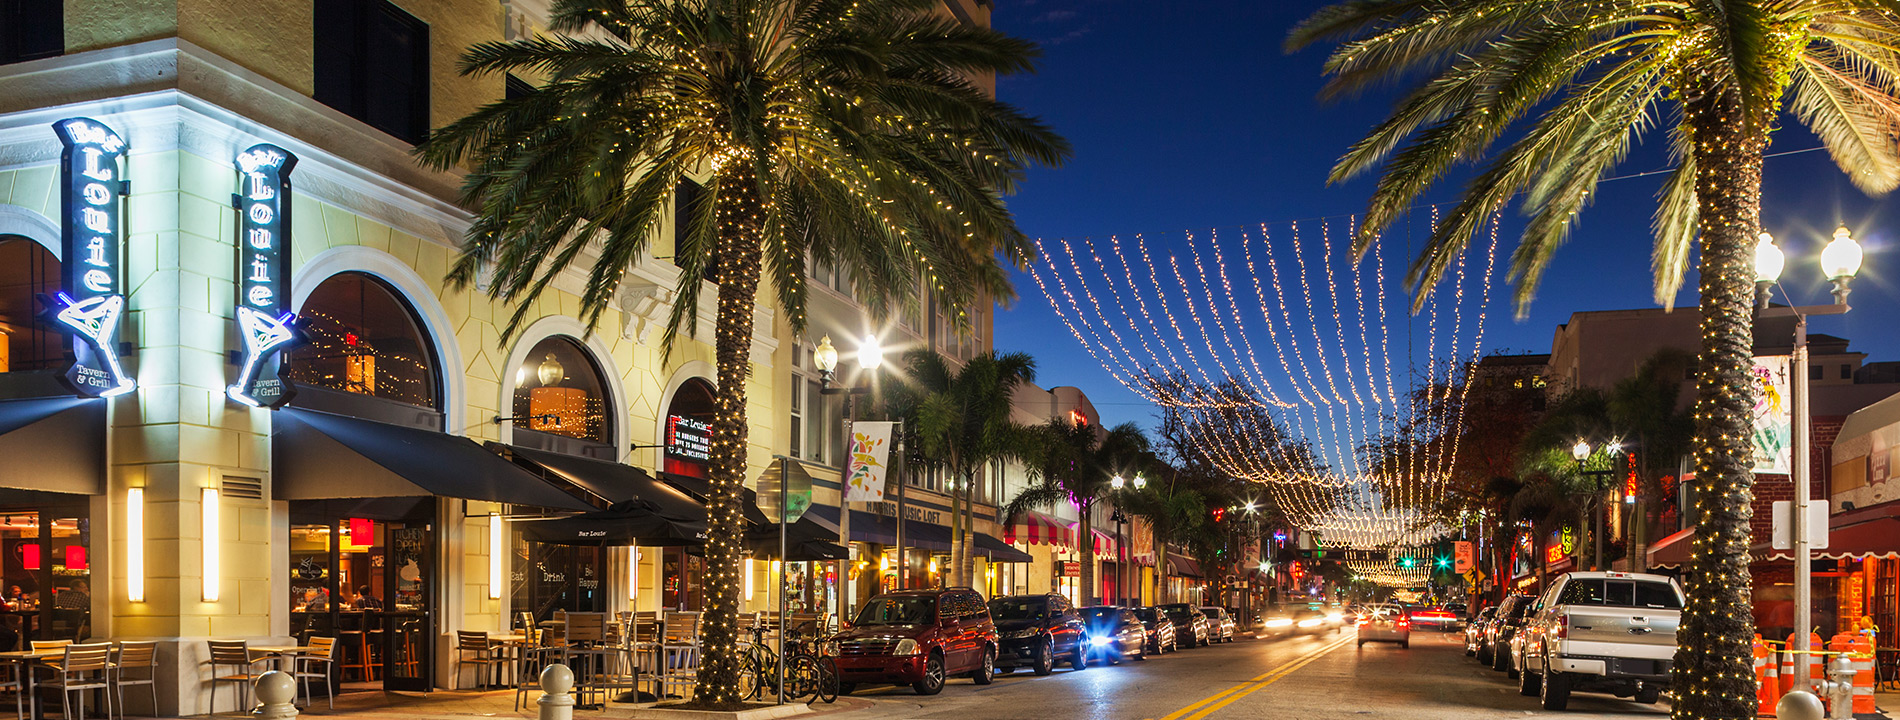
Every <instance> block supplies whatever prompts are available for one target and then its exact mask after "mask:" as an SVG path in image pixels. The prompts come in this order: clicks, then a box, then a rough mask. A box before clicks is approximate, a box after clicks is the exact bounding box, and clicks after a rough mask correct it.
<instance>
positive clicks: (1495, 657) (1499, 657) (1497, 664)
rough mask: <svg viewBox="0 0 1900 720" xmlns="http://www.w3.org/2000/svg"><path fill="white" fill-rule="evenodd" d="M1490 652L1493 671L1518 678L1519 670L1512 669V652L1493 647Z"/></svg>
mask: <svg viewBox="0 0 1900 720" xmlns="http://www.w3.org/2000/svg"><path fill="white" fill-rule="evenodd" d="M1489 652H1490V654H1491V669H1492V670H1497V671H1499V672H1505V673H1510V675H1509V677H1513V678H1515V677H1517V668H1514V667H1511V651H1510V650H1509V649H1506V648H1501V647H1493V648H1491V649H1490V651H1489Z"/></svg>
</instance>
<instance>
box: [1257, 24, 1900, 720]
mask: <svg viewBox="0 0 1900 720" xmlns="http://www.w3.org/2000/svg"><path fill="white" fill-rule="evenodd" d="M1330 39H1337V40H1340V41H1341V43H1340V45H1339V47H1338V48H1337V49H1336V50H1335V51H1334V52H1333V54H1332V55H1331V57H1329V58H1328V60H1327V65H1326V69H1327V72H1328V73H1329V74H1331V75H1332V77H1333V79H1332V82H1331V83H1330V84H1329V87H1328V88H1327V90H1326V92H1327V93H1328V94H1338V93H1346V92H1351V91H1353V90H1355V89H1360V88H1364V87H1367V86H1369V85H1372V84H1375V83H1378V82H1382V81H1385V80H1389V79H1394V78H1408V79H1412V80H1414V82H1413V83H1412V89H1411V90H1410V92H1409V94H1407V95H1406V96H1405V97H1404V98H1403V99H1402V100H1401V101H1400V102H1399V104H1398V108H1397V110H1395V111H1394V113H1393V114H1392V116H1391V117H1390V118H1389V119H1387V120H1386V121H1385V122H1383V123H1381V124H1380V125H1379V126H1378V127H1376V128H1375V129H1374V130H1373V131H1372V132H1371V133H1370V134H1369V135H1368V136H1367V137H1366V138H1365V139H1363V140H1361V141H1359V142H1358V143H1356V144H1354V145H1353V146H1352V147H1351V148H1350V149H1349V150H1348V151H1347V153H1346V155H1345V156H1344V157H1343V158H1341V160H1340V161H1339V163H1338V164H1337V165H1336V166H1335V167H1334V169H1333V176H1332V179H1333V180H1335V181H1344V180H1346V179H1348V178H1351V177H1354V176H1356V175H1360V174H1363V173H1366V172H1369V171H1372V170H1374V169H1375V168H1380V166H1383V167H1382V168H1381V169H1380V175H1381V177H1380V181H1379V184H1378V188H1377V189H1376V190H1375V191H1374V193H1373V197H1372V200H1371V203H1370V208H1369V210H1368V212H1367V214H1366V217H1365V221H1364V222H1363V223H1362V224H1361V225H1360V236H1359V238H1358V240H1359V242H1360V244H1361V247H1363V246H1364V245H1365V244H1366V243H1369V242H1370V241H1371V240H1372V239H1373V238H1375V237H1376V236H1377V234H1378V233H1379V232H1380V231H1382V230H1384V229H1385V228H1386V227H1388V226H1389V225H1391V224H1392V222H1394V221H1395V220H1396V219H1398V218H1399V217H1401V216H1403V215H1404V214H1405V213H1406V212H1407V209H1408V208H1409V207H1411V206H1412V205H1413V203H1414V201H1415V200H1416V199H1417V198H1418V197H1419V195H1420V194H1421V193H1423V192H1424V191H1425V190H1426V189H1428V188H1429V187H1431V186H1432V185H1434V184H1436V183H1437V181H1438V180H1440V179H1442V178H1443V177H1444V175H1445V173H1446V172H1447V170H1448V169H1449V168H1451V167H1452V166H1454V165H1456V164H1459V163H1462V162H1471V161H1474V160H1479V159H1483V158H1484V157H1485V156H1487V155H1488V154H1490V151H1491V149H1492V147H1493V145H1495V144H1496V143H1497V141H1498V140H1499V139H1501V138H1506V137H1513V138H1516V140H1515V141H1514V142H1512V143H1511V144H1510V146H1509V147H1508V148H1506V149H1505V150H1503V151H1502V152H1500V153H1497V154H1496V156H1495V157H1492V158H1491V159H1490V161H1489V165H1488V166H1487V167H1485V168H1484V169H1483V170H1482V171H1481V172H1480V173H1479V174H1478V175H1477V176H1476V177H1474V178H1473V179H1472V180H1471V181H1470V183H1469V184H1468V185H1467V186H1466V189H1465V192H1464V196H1463V199H1462V200H1461V201H1460V203H1459V205H1458V206H1457V207H1456V208H1455V209H1453V210H1452V211H1451V212H1450V213H1449V214H1447V215H1446V216H1445V217H1444V221H1443V222H1442V223H1440V224H1439V226H1438V227H1437V228H1436V229H1435V231H1434V233H1433V236H1432V238H1431V240H1430V241H1429V242H1428V243H1427V245H1426V247H1425V250H1424V251H1423V253H1421V255H1420V256H1419V258H1418V259H1417V261H1416V263H1415V264H1414V265H1413V272H1412V275H1411V280H1412V281H1413V282H1414V283H1416V285H1417V289H1418V291H1419V292H1418V298H1419V299H1420V300H1422V299H1423V298H1424V297H1425V296H1426V295H1427V294H1429V292H1430V290H1431V288H1432V286H1433V285H1434V284H1436V283H1437V282H1438V280H1439V279H1440V277H1441V275H1442V274H1443V273H1444V271H1445V269H1446V267H1447V266H1448V264H1449V263H1450V262H1451V261H1452V260H1453V259H1454V258H1455V257H1456V256H1457V255H1458V252H1459V251H1460V250H1462V249H1463V248H1464V247H1465V245H1466V244H1467V243H1468V242H1469V241H1470V238H1471V237H1472V236H1473V235H1474V233H1476V232H1477V231H1478V230H1479V229H1480V228H1481V227H1482V226H1483V224H1484V223H1485V222H1486V221H1487V220H1488V219H1489V218H1490V217H1491V216H1492V215H1493V214H1494V213H1496V212H1497V211H1499V210H1501V209H1503V208H1504V207H1505V206H1506V205H1508V204H1509V203H1510V202H1512V201H1513V200H1514V199H1519V202H1521V204H1522V208H1523V211H1524V213H1525V214H1526V215H1529V216H1530V220H1529V223H1528V224H1527V226H1526V228H1525V231H1524V235H1523V238H1522V240H1521V242H1520V244H1519V246H1518V248H1517V251H1516V253H1515V255H1514V256H1513V273H1514V275H1515V277H1516V279H1517V280H1518V281H1519V284H1518V288H1517V301H1518V305H1519V308H1520V310H1521V309H1522V308H1523V307H1524V306H1525V304H1527V303H1528V302H1529V300H1530V298H1531V296H1532V294H1533V293H1534V292H1535V291H1536V289H1537V285H1538V280H1539V279H1540V278H1541V276H1542V274H1543V272H1544V271H1545V269H1546V268H1547V266H1548V265H1549V263H1550V260H1551V258H1552V256H1553V255H1554V254H1555V252H1556V250H1557V247H1558V246H1559V245H1561V244H1562V243H1563V242H1564V241H1565V240H1566V239H1568V237H1569V234H1570V230H1571V227H1572V223H1574V222H1575V220H1576V217H1577V215H1578V214H1579V213H1580V212H1581V211H1582V210H1583V208H1584V207H1585V206H1587V205H1588V204H1589V202H1590V200H1592V199H1593V195H1594V192H1595V190H1596V186H1597V183H1598V182H1600V181H1601V180H1602V179H1603V178H1604V177H1605V176H1606V175H1608V174H1609V173H1610V172H1611V171H1612V170H1613V169H1614V168H1615V166H1616V165H1617V164H1618V163H1619V162H1621V161H1622V160H1623V158H1624V157H1625V156H1626V155H1627V153H1628V151H1629V149H1630V147H1631V146H1632V143H1633V142H1634V141H1635V140H1636V139H1637V138H1639V137H1641V136H1643V135H1644V134H1645V133H1647V132H1648V131H1649V130H1651V129H1653V128H1654V127H1655V125H1656V124H1657V120H1658V119H1664V120H1666V121H1667V123H1666V124H1665V125H1664V126H1665V127H1666V128H1667V141H1668V144H1669V147H1670V149H1671V153H1672V155H1673V157H1674V158H1675V159H1676V163H1677V165H1676V169H1675V171H1674V172H1673V173H1672V175H1671V177H1670V178H1669V179H1668V180H1667V181H1666V182H1665V184H1664V187H1663V191H1662V194H1661V202H1660V204H1659V206H1658V210H1657V213H1656V216H1655V220H1654V223H1653V229H1654V234H1655V241H1656V242H1655V251H1654V254H1653V256H1652V266H1653V269H1654V272H1655V292H1656V300H1657V301H1658V302H1659V303H1662V304H1663V305H1665V306H1668V305H1672V304H1673V301H1674V297H1675V294H1676V290H1677V289H1678V288H1679V286H1680V285H1681V283H1682V278H1683V274H1684V272H1685V271H1686V270H1687V269H1688V259H1689V256H1690V247H1691V245H1692V244H1693V243H1696V242H1699V243H1700V245H1701V264H1700V267H1699V274H1700V278H1701V280H1700V282H1701V287H1700V289H1701V302H1700V307H1701V310H1702V348H1701V356H1700V364H1701V372H1700V373H1699V374H1698V375H1697V380H1696V397H1697V401H1696V402H1697V404H1696V408H1695V427H1696V436H1695V443H1694V455H1695V462H1696V471H1697V476H1696V477H1697V483H1698V485H1700V486H1701V488H1702V489H1703V492H1702V494H1701V495H1700V497H1701V498H1702V499H1701V500H1699V502H1700V503H1701V504H1702V508H1701V511H1702V514H1701V516H1700V520H1699V521H1698V526H1697V537H1696V542H1695V546H1694V549H1693V557H1692V560H1691V568H1690V569H1691V574H1693V575H1695V576H1696V579H1695V580H1693V581H1692V582H1690V583H1689V584H1688V586H1687V590H1688V596H1689V599H1688V605H1687V607H1686V608H1685V611H1684V613H1683V622H1682V633H1681V642H1680V645H1679V648H1678V651H1677V652H1678V654H1677V658H1676V660H1677V661H1676V663H1675V665H1674V673H1675V694H1676V697H1677V701H1676V702H1675V704H1674V705H1673V706H1672V710H1671V712H1672V714H1673V715H1674V716H1675V717H1677V718H1683V719H1685V720H1686V719H1689V718H1734V719H1740V718H1752V717H1754V716H1755V711H1756V709H1757V707H1756V705H1757V703H1756V701H1755V697H1754V693H1753V684H1754V676H1753V672H1752V669H1751V666H1752V663H1753V658H1752V655H1751V652H1750V643H1751V641H1752V639H1753V630H1752V625H1753V621H1752V617H1751V615H1750V608H1749V584H1750V581H1749V574H1748V548H1749V536H1748V523H1747V518H1748V517H1749V515H1750V508H1751V505H1752V501H1753V499H1754V494H1753V488H1752V485H1753V478H1752V470H1751V467H1752V465H1753V449H1752V448H1751V447H1750V445H1749V440H1748V432H1749V425H1750V418H1749V415H1748V410H1749V408H1748V407H1747V403H1748V399H1749V398H1750V397H1751V395H1752V393H1753V391H1752V389H1751V388H1750V386H1749V383H1748V381H1749V369H1750V365H1751V357H1750V355H1751V352H1750V350H1751V347H1752V345H1753V342H1752V338H1751V337H1750V335H1751V328H1750V317H1749V310H1750V306H1751V304H1752V303H1751V299H1752V293H1751V292H1750V291H1749V285H1750V281H1751V280H1752V279H1753V275H1752V273H1751V272H1750V262H1749V257H1750V255H1749V253H1750V251H1751V249H1752V248H1753V246H1754V244H1755V238H1756V234H1757V233H1758V232H1760V230H1761V222H1760V216H1759V213H1760V205H1761V197H1760V192H1761V168H1762V156H1763V154H1764V152H1765V151H1766V150H1767V147H1768V143H1769V130H1770V129H1771V128H1772V127H1773V125H1774V124H1775V123H1776V122H1777V119H1778V115H1779V113H1780V111H1781V110H1782V108H1783V107H1784V106H1785V107H1786V108H1787V109H1789V110H1792V114H1793V116H1794V119H1796V120H1799V121H1800V122H1801V123H1803V124H1804V125H1806V126H1807V127H1808V129H1810V130H1812V131H1813V132H1814V134H1815V135H1816V136H1817V137H1819V138H1820V139H1821V141H1822V143H1823V144H1825V145H1826V146H1827V148H1828V151H1829V153H1830V154H1831V155H1832V156H1833V158H1834V161H1835V163H1836V164H1837V165H1839V166H1840V167H1841V169H1842V170H1843V171H1845V172H1846V173H1847V174H1848V176H1849V177H1850V178H1851V179H1852V180H1853V182H1854V183H1855V184H1856V185H1858V186H1859V187H1860V188H1861V189H1862V190H1865V191H1867V192H1869V193H1885V192H1887V191H1889V190H1892V189H1893V188H1894V187H1895V186H1896V185H1900V145H1896V144H1895V143H1894V142H1893V140H1892V134H1893V133H1892V128H1894V127H1895V126H1896V125H1900V97H1896V85H1895V83H1894V82H1893V78H1894V77H1895V76H1896V75H1897V74H1900V55H1896V54H1895V53H1894V52H1893V50H1892V48H1894V47H1895V46H1896V45H1900V7H1896V6H1895V5H1894V4H1893V3H1891V2H1886V1H1884V0H1777V1H1775V2H1769V1H1766V0H1708V1H1700V0H1692V1H1690V2H1679V3H1657V2H1651V1H1649V0H1603V1H1601V2H1589V3H1579V2H1574V1H1572V0H1444V1H1443V2H1430V3H1425V2H1413V1H1410V0H1369V1H1366V2H1344V3H1340V4H1337V5H1333V6H1330V7H1327V8H1324V9H1322V10H1320V11H1319V12H1317V13H1315V14H1314V15H1313V16H1312V17H1310V18H1308V19H1307V20H1306V21H1305V22H1303V23H1301V24H1300V25H1299V26H1298V27H1296V28H1295V29H1294V30H1293V32H1292V33H1291V35H1290V36H1289V37H1288V41H1287V45H1288V47H1289V48H1290V49H1297V48H1299V47H1303V46H1306V45H1310V44H1313V43H1316V42H1320V41H1323V40H1330ZM1514 130H1517V131H1521V132H1513V131H1514Z"/></svg>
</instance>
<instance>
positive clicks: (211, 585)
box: [198, 487, 223, 602]
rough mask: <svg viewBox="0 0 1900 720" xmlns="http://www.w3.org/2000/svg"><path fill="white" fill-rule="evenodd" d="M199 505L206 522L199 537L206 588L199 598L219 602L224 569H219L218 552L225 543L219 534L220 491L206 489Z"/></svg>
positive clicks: (201, 495) (202, 590) (200, 514)
mask: <svg viewBox="0 0 1900 720" xmlns="http://www.w3.org/2000/svg"><path fill="white" fill-rule="evenodd" d="M198 504H199V506H200V508H201V510H200V512H199V517H200V518H202V520H203V522H204V528H203V529H202V532H201V533H200V534H199V537H200V538H202V545H203V548H204V578H203V580H204V587H203V588H202V589H201V591H200V593H199V596H200V598H201V599H203V600H204V601H205V602H217V601H218V585H219V580H220V575H222V568H220V567H219V559H220V556H219V552H218V551H219V549H220V548H219V545H220V544H221V543H222V542H223V540H222V539H221V538H220V537H219V532H218V531H219V520H218V510H219V508H218V489H217V488H214V487H208V488H205V489H204V490H203V491H202V492H201V494H200V495H199V500H198Z"/></svg>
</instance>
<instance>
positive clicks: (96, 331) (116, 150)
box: [50, 117, 138, 397]
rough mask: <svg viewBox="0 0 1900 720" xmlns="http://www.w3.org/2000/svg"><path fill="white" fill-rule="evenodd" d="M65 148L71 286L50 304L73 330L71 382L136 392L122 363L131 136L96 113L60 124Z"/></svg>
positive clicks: (64, 229) (65, 238)
mask: <svg viewBox="0 0 1900 720" xmlns="http://www.w3.org/2000/svg"><path fill="white" fill-rule="evenodd" d="M53 132H54V133H55V134H57V135H58V136H59V141H60V143H61V144H62V145H64V146H65V149H64V150H63V151H62V152H61V153H60V157H59V164H60V188H59V190H60V236H61V242H62V243H63V249H64V257H63V258H61V260H62V262H61V267H62V274H61V285H62V287H63V289H62V290H61V292H60V293H59V297H58V299H57V300H56V302H55V303H54V305H53V307H52V308H50V313H51V314H52V316H53V321H54V323H55V324H57V325H58V326H59V327H60V329H61V330H64V331H65V332H67V333H70V334H72V336H73V366H72V367H71V368H68V369H67V370H66V374H65V376H64V377H65V380H66V384H67V385H69V386H70V387H72V389H73V391H74V392H77V393H79V394H80V395H85V396H88V397H112V396H114V395H123V394H125V393H129V392H132V390H133V389H134V388H137V387H138V383H137V382H136V381H135V380H134V379H133V378H132V376H130V375H128V374H126V372H125V368H124V366H123V365H121V364H120V362H119V322H120V321H121V320H123V319H124V317H125V290H124V289H123V288H122V287H121V283H122V282H123V281H122V280H121V277H120V268H119V266H120V263H121V262H122V261H121V259H120V254H119V243H120V238H122V237H123V232H124V229H123V227H122V226H121V224H120V221H121V216H122V212H121V203H120V197H121V196H122V195H124V194H125V181H124V180H123V179H122V178H121V177H120V175H119V161H120V159H121V158H123V157H125V150H126V146H125V139H124V138H121V137H119V134H118V133H117V132H114V131H113V130H112V128H109V127H106V125H105V124H104V123H101V122H99V121H97V120H93V119H92V118H83V117H81V118H67V119H65V120H61V121H59V122H56V123H53Z"/></svg>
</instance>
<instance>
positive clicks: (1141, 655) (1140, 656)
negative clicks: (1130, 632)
mask: <svg viewBox="0 0 1900 720" xmlns="http://www.w3.org/2000/svg"><path fill="white" fill-rule="evenodd" d="M1147 660H1148V646H1146V645H1143V646H1141V650H1140V651H1139V652H1137V653H1135V662H1146V661H1147Z"/></svg>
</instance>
